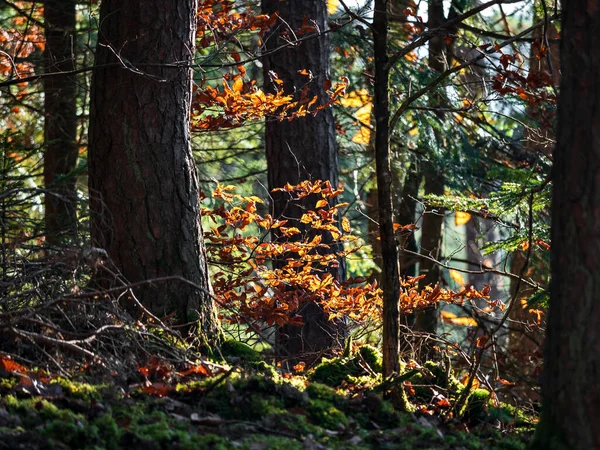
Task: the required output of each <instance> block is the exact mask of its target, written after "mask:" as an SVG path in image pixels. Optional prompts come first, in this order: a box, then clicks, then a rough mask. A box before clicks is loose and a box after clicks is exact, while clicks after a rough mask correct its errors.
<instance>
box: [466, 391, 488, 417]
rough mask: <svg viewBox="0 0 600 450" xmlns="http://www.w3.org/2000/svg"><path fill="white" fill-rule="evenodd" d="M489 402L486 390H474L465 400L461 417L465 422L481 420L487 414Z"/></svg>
mask: <svg viewBox="0 0 600 450" xmlns="http://www.w3.org/2000/svg"><path fill="white" fill-rule="evenodd" d="M489 401H490V391H488V390H486V389H474V390H473V391H472V392H471V393H470V394H469V398H468V399H467V404H466V405H465V407H464V409H463V414H462V415H463V416H464V417H465V418H466V419H467V420H475V419H478V418H482V417H483V416H484V415H486V414H487V412H488V405H489Z"/></svg>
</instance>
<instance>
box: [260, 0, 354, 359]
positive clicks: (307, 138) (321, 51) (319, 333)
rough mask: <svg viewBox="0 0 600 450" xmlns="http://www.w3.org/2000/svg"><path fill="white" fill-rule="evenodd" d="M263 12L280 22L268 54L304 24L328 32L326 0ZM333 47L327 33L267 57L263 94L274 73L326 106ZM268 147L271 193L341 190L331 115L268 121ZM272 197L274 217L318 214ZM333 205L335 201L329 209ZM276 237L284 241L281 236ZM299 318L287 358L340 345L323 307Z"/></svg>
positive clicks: (326, 237)
mask: <svg viewBox="0 0 600 450" xmlns="http://www.w3.org/2000/svg"><path fill="white" fill-rule="evenodd" d="M262 11H263V12H264V13H265V14H270V15H271V14H275V13H277V14H278V16H279V17H280V18H281V20H278V21H277V22H276V24H275V26H274V28H273V30H272V31H271V32H270V33H269V34H268V35H267V36H266V37H265V45H266V47H267V50H275V49H277V48H279V47H281V46H285V45H286V43H287V42H289V41H290V40H293V39H294V37H293V36H294V33H297V32H298V30H300V29H301V27H302V25H303V23H304V24H308V25H310V26H315V25H316V26H315V30H314V32H317V31H321V32H324V31H326V30H327V29H328V25H327V2H326V0H288V1H285V2H281V1H279V0H262ZM329 47H330V36H329V34H327V33H325V34H322V35H321V36H319V37H315V38H311V39H307V40H306V41H303V42H301V43H297V44H296V45H294V46H291V47H290V46H288V47H285V48H282V49H280V50H276V51H275V52H274V53H273V54H270V55H267V56H266V57H264V58H263V67H264V80H265V90H268V91H272V90H273V86H272V82H271V81H270V75H269V74H270V73H271V72H274V73H276V74H277V75H278V76H279V78H280V79H281V80H283V83H284V84H283V88H284V89H285V90H286V92H289V93H290V94H292V93H295V94H296V95H297V96H298V98H299V95H300V92H301V91H302V89H303V88H304V86H307V87H308V96H309V98H312V97H313V96H315V95H316V96H317V97H318V98H319V101H320V102H323V101H324V99H325V98H327V94H326V89H325V87H324V86H325V83H326V82H327V81H328V80H329V71H330V61H329V54H330V48H329ZM302 70H306V71H310V73H312V77H313V78H312V81H310V80H309V77H307V76H306V75H301V74H300V73H299V71H302ZM265 141H266V142H265V145H266V153H267V174H268V181H269V189H274V188H277V187H283V186H285V184H286V183H290V184H292V185H294V184H297V183H298V182H300V181H303V180H307V179H308V180H329V181H330V182H331V184H332V186H333V187H334V188H336V187H337V185H338V157H337V145H336V140H335V122H334V119H333V112H332V111H331V109H329V108H328V109H325V110H323V111H321V112H319V113H318V114H317V115H316V116H312V115H311V114H309V115H307V116H305V117H301V118H298V119H295V120H292V121H291V122H288V121H285V120H284V121H282V122H280V121H267V124H266V130H265ZM271 195H272V199H273V204H272V210H273V215H274V217H285V218H291V219H300V217H302V214H303V213H304V212H305V211H306V209H314V208H315V202H316V200H315V198H314V197H313V196H309V197H305V198H304V199H302V200H300V201H294V202H289V200H288V198H287V196H286V195H284V193H282V192H274V193H272V194H271ZM335 203H336V202H335V201H332V202H331V205H333V204H335ZM295 226H298V225H295ZM299 228H301V226H300V227H299ZM302 231H304V230H302ZM273 237H274V238H275V239H281V236H279V235H278V234H277V233H274V235H273ZM322 237H323V241H322V242H323V243H325V244H329V245H330V246H331V248H330V249H329V250H328V251H329V252H335V251H337V250H339V248H338V246H337V245H332V238H331V235H330V233H328V232H326V233H324V234H323V236H322ZM331 272H332V274H333V275H334V276H335V277H336V278H338V279H340V280H341V279H343V278H344V270H343V261H340V268H339V269H332V270H331ZM300 314H301V315H302V317H303V321H304V326H302V327H298V326H291V325H286V326H284V327H283V329H282V330H281V333H280V336H279V337H280V342H279V344H280V347H281V350H282V354H283V355H284V356H285V355H287V356H292V357H293V356H296V355H299V354H302V353H307V352H312V353H315V352H320V351H322V350H324V349H326V348H330V347H331V346H334V345H336V344H337V342H336V341H337V338H338V333H339V331H340V330H339V327H338V325H334V324H333V323H331V322H329V321H328V320H327V316H326V315H325V313H324V312H323V310H322V309H321V308H320V307H317V306H316V305H306V306H304V307H303V309H302V310H301V312H300Z"/></svg>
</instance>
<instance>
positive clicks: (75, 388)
mask: <svg viewBox="0 0 600 450" xmlns="http://www.w3.org/2000/svg"><path fill="white" fill-rule="evenodd" d="M52 385H59V386H61V387H62V388H63V390H64V391H65V394H66V395H68V396H70V397H73V398H78V399H81V400H101V399H102V391H103V390H105V389H106V387H107V385H105V384H98V385H94V384H89V383H84V382H80V381H73V380H68V379H66V378H60V377H59V378H56V379H54V380H53V381H52V382H51V383H50V384H49V386H52Z"/></svg>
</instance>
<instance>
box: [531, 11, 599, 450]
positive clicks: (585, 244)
mask: <svg viewBox="0 0 600 450" xmlns="http://www.w3.org/2000/svg"><path fill="white" fill-rule="evenodd" d="M562 6H563V13H562V28H561V36H562V44H561V45H562V46H561V52H560V55H561V66H562V81H561V85H560V86H561V88H560V100H559V110H558V121H559V122H558V144H557V146H556V149H555V151H554V166H553V170H554V172H553V188H554V192H553V197H552V282H551V283H552V284H551V301H550V312H549V317H548V328H547V341H546V355H545V356H546V357H545V361H544V376H543V383H542V385H543V411H542V418H541V422H540V425H539V428H538V432H537V435H536V441H535V445H534V447H535V448H538V449H542V448H544V449H548V448H553V449H554V448H565V449H566V448H569V449H575V448H577V449H579V448H581V449H584V448H585V449H592V448H600V433H599V432H598V430H599V429H600V385H599V384H598V374H599V373H600V331H599V328H598V324H599V323H600V302H599V301H598V292H599V291H600V220H598V212H599V211H600V177H599V175H600V140H599V137H598V131H597V130H598V124H599V123H600V108H599V105H600V90H599V89H598V83H599V81H600V56H599V55H600V54H599V53H598V50H597V48H596V47H598V45H599V43H600V3H599V2H597V1H588V0H571V1H569V2H562Z"/></svg>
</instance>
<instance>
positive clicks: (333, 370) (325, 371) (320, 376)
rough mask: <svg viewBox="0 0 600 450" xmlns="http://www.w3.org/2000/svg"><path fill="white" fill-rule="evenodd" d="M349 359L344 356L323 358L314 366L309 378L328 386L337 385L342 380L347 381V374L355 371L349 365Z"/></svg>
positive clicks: (352, 373)
mask: <svg viewBox="0 0 600 450" xmlns="http://www.w3.org/2000/svg"><path fill="white" fill-rule="evenodd" d="M350 361H351V360H348V359H345V358H336V359H323V361H321V363H320V364H319V365H318V366H317V367H315V371H314V372H313V373H312V375H311V376H310V379H311V380H312V381H313V382H316V383H323V384H326V385H328V386H339V385H340V384H342V382H344V381H348V376H349V375H354V374H355V373H356V369H355V368H353V367H352V366H351V364H350Z"/></svg>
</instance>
